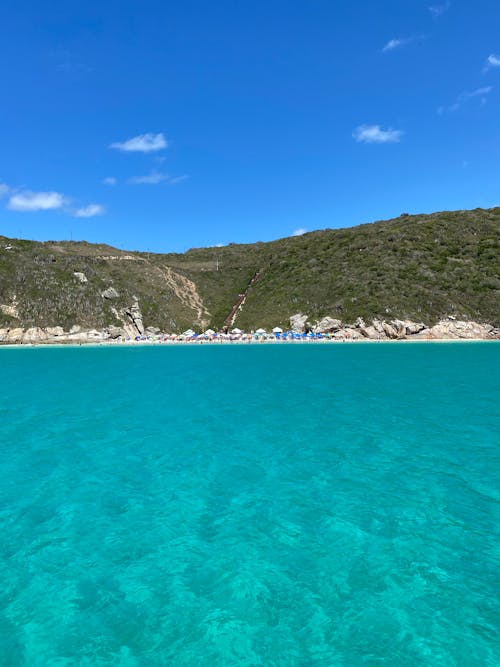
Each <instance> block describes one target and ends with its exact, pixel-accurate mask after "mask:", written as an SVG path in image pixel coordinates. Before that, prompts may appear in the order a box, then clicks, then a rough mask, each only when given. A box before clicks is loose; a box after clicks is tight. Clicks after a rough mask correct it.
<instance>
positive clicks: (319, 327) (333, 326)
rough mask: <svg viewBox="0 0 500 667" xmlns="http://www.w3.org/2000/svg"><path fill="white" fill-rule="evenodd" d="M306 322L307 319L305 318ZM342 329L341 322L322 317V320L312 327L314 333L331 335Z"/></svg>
mask: <svg viewBox="0 0 500 667" xmlns="http://www.w3.org/2000/svg"><path fill="white" fill-rule="evenodd" d="M306 320H307V318H306ZM341 328H342V322H341V321H340V320H336V319H334V318H333V317H323V319H322V320H319V322H317V323H316V325H315V326H314V327H313V332H314V333H323V332H324V333H333V332H334V331H339V330H340V329H341Z"/></svg>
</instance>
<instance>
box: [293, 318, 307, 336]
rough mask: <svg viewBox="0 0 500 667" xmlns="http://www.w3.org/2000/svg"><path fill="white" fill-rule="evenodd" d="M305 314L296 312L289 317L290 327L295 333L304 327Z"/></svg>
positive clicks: (300, 331) (301, 330)
mask: <svg viewBox="0 0 500 667" xmlns="http://www.w3.org/2000/svg"><path fill="white" fill-rule="evenodd" d="M306 322H307V315H302V313H297V314H296V315H292V316H291V317H290V329H291V330H292V331H295V332H296V333H302V332H303V331H304V329H305V327H306Z"/></svg>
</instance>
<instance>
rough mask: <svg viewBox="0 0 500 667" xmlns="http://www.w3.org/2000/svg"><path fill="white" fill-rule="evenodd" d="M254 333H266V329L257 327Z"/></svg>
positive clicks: (260, 334)
mask: <svg viewBox="0 0 500 667" xmlns="http://www.w3.org/2000/svg"><path fill="white" fill-rule="evenodd" d="M255 333H256V334H258V335H259V336H262V334H265V333H266V330H265V329H257V331H256V332H255Z"/></svg>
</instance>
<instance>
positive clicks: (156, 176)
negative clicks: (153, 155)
mask: <svg viewBox="0 0 500 667" xmlns="http://www.w3.org/2000/svg"><path fill="white" fill-rule="evenodd" d="M188 178H189V176H188V175H187V174H183V175H182V176H172V177H170V176H169V175H168V174H163V173H161V172H159V171H152V172H151V173H150V174H147V175H146V176H132V178H129V179H128V181H127V182H128V183H130V184H131V185H144V184H145V185H158V183H168V184H169V185H176V184H177V183H182V181H185V180H186V179H188Z"/></svg>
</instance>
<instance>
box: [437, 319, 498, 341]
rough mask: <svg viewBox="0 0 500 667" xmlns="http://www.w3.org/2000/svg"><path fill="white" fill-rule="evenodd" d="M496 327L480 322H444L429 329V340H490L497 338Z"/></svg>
mask: <svg viewBox="0 0 500 667" xmlns="http://www.w3.org/2000/svg"><path fill="white" fill-rule="evenodd" d="M493 332H494V327H492V326H491V325H490V324H479V323H478V322H463V321H460V320H451V319H449V320H443V321H441V322H438V323H437V324H435V325H434V326H433V327H431V328H430V329H429V332H428V336H429V338H435V339H436V338H437V339H452V340H453V339H455V340H460V339H464V340H471V339H481V340H482V339H488V338H495V336H494V334H493Z"/></svg>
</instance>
